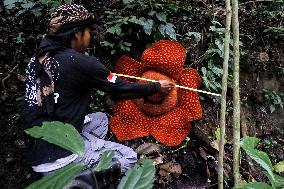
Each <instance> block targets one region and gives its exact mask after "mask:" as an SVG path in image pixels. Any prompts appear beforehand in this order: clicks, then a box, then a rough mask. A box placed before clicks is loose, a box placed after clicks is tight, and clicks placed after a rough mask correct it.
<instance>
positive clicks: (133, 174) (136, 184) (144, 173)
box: [25, 121, 155, 189]
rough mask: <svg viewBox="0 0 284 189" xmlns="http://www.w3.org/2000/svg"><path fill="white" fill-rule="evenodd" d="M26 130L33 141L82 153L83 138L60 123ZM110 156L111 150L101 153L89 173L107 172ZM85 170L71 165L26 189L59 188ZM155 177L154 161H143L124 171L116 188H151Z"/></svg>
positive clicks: (44, 124)
mask: <svg viewBox="0 0 284 189" xmlns="http://www.w3.org/2000/svg"><path fill="white" fill-rule="evenodd" d="M25 131H26V133H27V134H29V135H31V136H33V137H35V138H41V139H43V140H46V141H47V142H50V143H52V144H55V145H58V146H60V147H62V148H65V149H67V150H69V151H71V152H73V153H76V154H78V155H82V154H83V151H82V150H84V149H83V148H84V145H83V146H81V142H83V139H82V137H81V135H80V134H79V133H78V132H77V131H76V129H75V128H74V127H73V126H72V125H70V124H64V123H62V122H59V121H53V122H44V123H43V126H42V127H38V126H35V127H33V128H30V129H27V130H25ZM113 156H114V151H105V152H103V154H102V157H101V159H100V161H99V163H98V164H97V165H96V166H95V167H94V168H93V170H92V171H94V172H98V171H101V170H104V169H108V168H109V167H110V166H111V164H112V158H113ZM84 168H86V165H85V164H82V163H76V164H70V165H68V166H65V167H63V168H61V169H59V170H57V171H55V172H54V173H52V174H50V175H48V176H45V177H43V178H42V179H40V180H38V181H36V182H34V183H32V184H31V185H30V186H28V187H27V188H26V189H48V188H52V189H62V188H63V187H64V186H65V185H66V184H68V182H70V181H71V180H72V179H73V178H74V177H75V176H76V175H77V174H78V173H79V172H80V171H81V170H83V169H84ZM154 175H155V166H154V164H153V161H151V160H145V161H143V164H142V165H141V166H140V165H138V164H137V165H135V166H134V167H133V168H132V169H130V170H129V171H127V173H126V176H124V177H123V178H122V180H121V183H120V184H119V186H118V188H119V189H126V188H127V189H132V188H133V189H150V188H152V186H153V182H154Z"/></svg>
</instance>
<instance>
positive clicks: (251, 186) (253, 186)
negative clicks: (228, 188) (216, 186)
mask: <svg viewBox="0 0 284 189" xmlns="http://www.w3.org/2000/svg"><path fill="white" fill-rule="evenodd" d="M234 189H273V187H272V186H270V185H268V184H266V183H263V182H251V183H248V184H244V185H243V186H242V187H237V188H236V187H235V188H234Z"/></svg>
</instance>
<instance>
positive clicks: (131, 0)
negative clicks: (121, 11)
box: [122, 0, 134, 5]
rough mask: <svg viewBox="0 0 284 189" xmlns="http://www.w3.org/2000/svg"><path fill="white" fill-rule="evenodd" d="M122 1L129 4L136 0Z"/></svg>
mask: <svg viewBox="0 0 284 189" xmlns="http://www.w3.org/2000/svg"><path fill="white" fill-rule="evenodd" d="M122 2H123V4H125V5H127V4H130V3H133V2H134V0H123V1H122Z"/></svg>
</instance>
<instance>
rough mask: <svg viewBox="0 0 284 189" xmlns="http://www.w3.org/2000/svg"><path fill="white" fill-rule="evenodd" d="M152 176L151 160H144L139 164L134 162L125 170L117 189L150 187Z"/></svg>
mask: <svg viewBox="0 0 284 189" xmlns="http://www.w3.org/2000/svg"><path fill="white" fill-rule="evenodd" d="M154 176H155V166H154V163H153V161H151V160H144V162H143V164H142V165H141V166H140V165H138V164H136V165H135V166H134V167H133V168H132V169H130V170H128V171H127V172H126V175H125V176H124V177H123V178H122V179H121V182H120V183H119V185H118V189H150V188H152V187H153V182H154Z"/></svg>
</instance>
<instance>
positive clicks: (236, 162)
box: [232, 0, 240, 186]
mask: <svg viewBox="0 0 284 189" xmlns="http://www.w3.org/2000/svg"><path fill="white" fill-rule="evenodd" d="M232 29H233V36H234V37H233V38H234V42H233V44H234V45H233V46H234V47H233V51H234V81H233V83H234V88H233V106H234V111H233V137H234V144H233V147H234V153H233V172H234V184H235V186H239V185H240V144H239V142H240V88H239V72H240V66H239V62H240V52H239V16H238V0H232Z"/></svg>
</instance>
